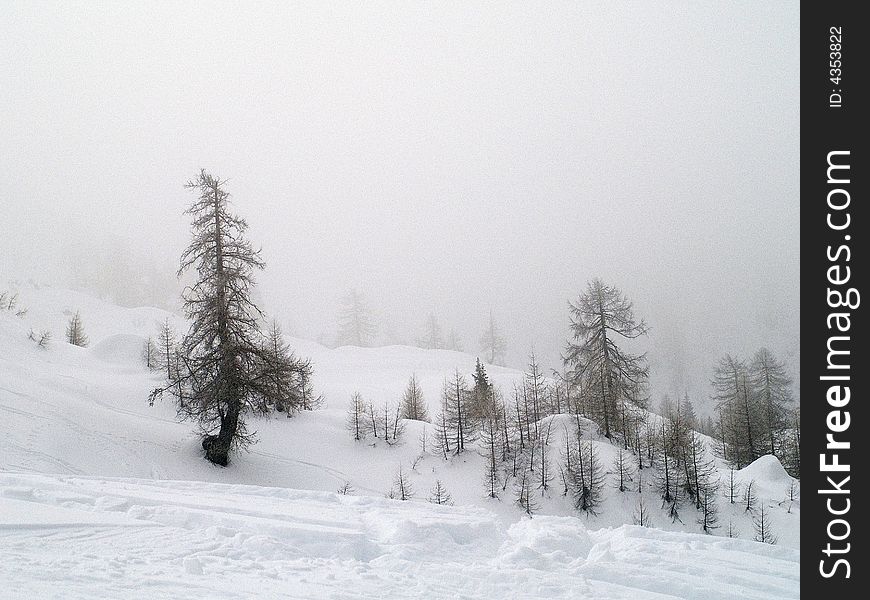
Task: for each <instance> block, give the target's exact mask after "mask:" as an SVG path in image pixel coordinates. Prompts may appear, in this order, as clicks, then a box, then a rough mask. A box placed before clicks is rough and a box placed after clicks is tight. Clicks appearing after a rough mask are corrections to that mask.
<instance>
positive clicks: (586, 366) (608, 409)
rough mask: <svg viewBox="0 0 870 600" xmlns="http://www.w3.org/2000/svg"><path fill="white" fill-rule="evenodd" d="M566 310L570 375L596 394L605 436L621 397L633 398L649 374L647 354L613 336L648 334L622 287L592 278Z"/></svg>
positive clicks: (637, 394) (634, 398)
mask: <svg viewBox="0 0 870 600" xmlns="http://www.w3.org/2000/svg"><path fill="white" fill-rule="evenodd" d="M569 309H570V316H571V333H572V336H573V341H569V342H568V345H567V348H566V352H565V356H564V361H565V364H566V366H567V367H569V368H570V373H571V377H572V380H574V381H576V380H578V379H581V380H584V381H585V383H583V384H582V385H583V387H584V388H586V389H587V390H588V391H589V392H590V393H591V395H592V397H593V398H594V402H595V404H596V405H597V411H596V413H597V415H596V416H597V417H598V418H599V419H600V421H601V423H602V425H603V427H604V436H605V437H607V438H608V439H609V438H610V437H611V435H612V434H611V428H612V427H613V421H614V418H615V416H616V415H617V414H618V411H619V402H626V401H629V402H630V401H637V400H638V399H639V398H640V393H639V390H640V388H641V387H642V386H644V385H645V384H646V379H647V377H648V374H649V368H648V367H647V364H646V357H645V356H644V355H634V354H631V353H629V352H627V351H625V350H623V349H622V348H620V347H619V346H618V345H617V341H619V340H631V339H635V338H638V337H640V336H642V335H646V333H647V330H648V329H647V326H646V323H644V321H643V320H640V321H638V320H637V319H636V318H635V315H634V309H633V307H632V304H631V302H629V301H628V300H627V299H626V298H625V297H624V296H623V295H622V292H620V291H619V290H618V289H616V288H615V287H612V286H608V285H605V284H604V283H603V282H602V281H601V280H600V279H593V280H592V281H591V282H590V283H589V284H588V285H587V288H586V291H585V292H583V293H582V294H581V295H580V297H579V298H578V300H577V302H576V303H569Z"/></svg>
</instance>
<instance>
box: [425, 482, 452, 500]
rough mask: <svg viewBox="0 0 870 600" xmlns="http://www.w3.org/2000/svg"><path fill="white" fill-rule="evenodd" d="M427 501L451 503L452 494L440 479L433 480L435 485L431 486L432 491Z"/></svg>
mask: <svg viewBox="0 0 870 600" xmlns="http://www.w3.org/2000/svg"><path fill="white" fill-rule="evenodd" d="M428 500H429V502H431V503H432V504H451V505H452V504H453V496H451V495H450V492H448V491H447V488H446V487H444V484H443V483H441V480H440V479H436V480H435V485H434V486H432V491H431V492H430V493H429V498H428Z"/></svg>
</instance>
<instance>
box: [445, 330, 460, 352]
mask: <svg viewBox="0 0 870 600" xmlns="http://www.w3.org/2000/svg"><path fill="white" fill-rule="evenodd" d="M447 349H448V350H455V351H456V352H462V338H460V337H459V334H458V333H456V330H455V329H454V328H452V327H451V328H450V333H449V334H448V335H447Z"/></svg>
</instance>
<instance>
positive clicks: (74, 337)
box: [66, 311, 89, 348]
mask: <svg viewBox="0 0 870 600" xmlns="http://www.w3.org/2000/svg"><path fill="white" fill-rule="evenodd" d="M66 341H67V343H70V344H72V345H73V346H81V347H82V348H85V347H87V345H88V343H89V342H88V336H86V335H85V326H84V324H83V323H82V317H81V315H80V314H79V312H78V311H76V314H74V315H73V316H72V318H71V319H70V320H69V323H68V324H67V326H66Z"/></svg>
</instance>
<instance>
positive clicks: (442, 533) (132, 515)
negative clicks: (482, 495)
mask: <svg viewBox="0 0 870 600" xmlns="http://www.w3.org/2000/svg"><path fill="white" fill-rule="evenodd" d="M0 509H2V510H0V515H2V516H0V580H2V581H3V582H5V586H4V589H5V592H4V594H5V595H4V597H6V598H11V599H15V598H34V597H35V598H180V597H185V598H251V597H258V598H288V597H289V598H375V597H388V598H495V597H504V598H613V599H647V598H650V599H652V598H658V599H666V598H667V599H675V598H684V599H695V598H697V599H704V600H731V599H733V598H745V599H757V600H768V599H775V598H782V599H787V598H797V597H799V580H798V562H799V554H798V552H797V551H796V550H792V549H788V548H781V547H776V546H769V545H764V544H757V543H753V542H748V541H741V540H729V539H723V538H715V537H711V536H703V535H694V534H683V533H676V532H664V531H659V530H655V529H648V528H642V527H637V526H631V525H625V526H622V527H619V528H616V529H603V530H600V531H597V532H592V533H588V532H586V530H585V527H584V526H583V525H582V523H581V522H580V520H578V519H575V518H571V517H544V516H542V517H536V518H533V519H523V520H520V521H517V522H515V523H513V524H511V525H509V526H507V527H505V526H504V524H503V523H502V521H501V520H500V519H498V518H497V517H495V515H493V514H492V513H489V512H488V511H485V510H483V509H476V508H472V507H461V508H460V507H439V506H434V505H430V504H428V503H424V502H399V501H391V500H386V499H381V498H372V497H353V496H339V495H337V494H333V493H328V492H306V491H300V490H289V489H286V488H264V487H256V486H243V485H227V484H215V483H203V482H185V481H147V480H135V479H103V478H96V477H87V478H81V477H58V476H49V475H35V474H11V473H3V474H0Z"/></svg>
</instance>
